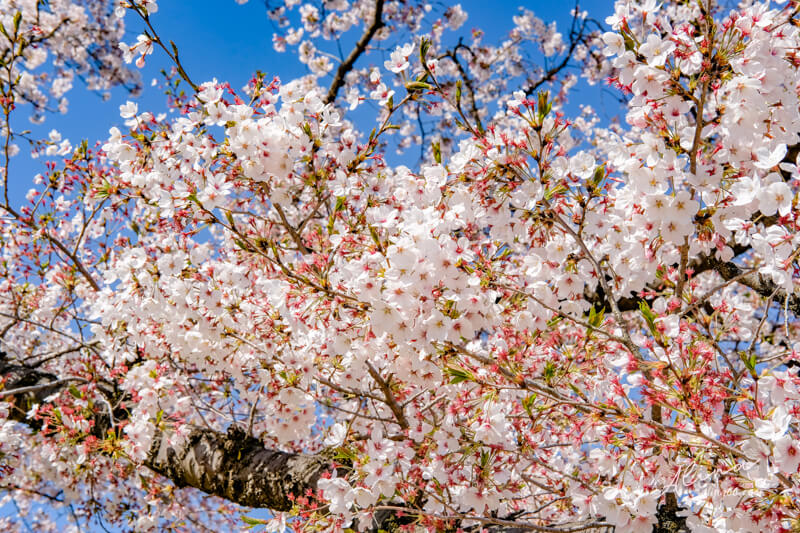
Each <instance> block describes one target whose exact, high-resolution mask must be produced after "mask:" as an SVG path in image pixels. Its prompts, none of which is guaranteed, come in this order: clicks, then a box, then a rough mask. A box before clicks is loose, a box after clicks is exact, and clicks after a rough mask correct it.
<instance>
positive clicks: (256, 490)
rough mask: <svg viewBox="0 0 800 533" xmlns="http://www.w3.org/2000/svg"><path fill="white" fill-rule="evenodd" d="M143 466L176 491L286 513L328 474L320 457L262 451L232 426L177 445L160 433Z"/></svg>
mask: <svg viewBox="0 0 800 533" xmlns="http://www.w3.org/2000/svg"><path fill="white" fill-rule="evenodd" d="M145 465H146V466H147V467H148V468H150V469H151V470H153V471H155V472H158V473H159V474H161V475H163V476H164V477H166V478H168V479H170V480H172V482H173V483H175V484H176V485H177V486H178V487H186V486H189V487H194V488H196V489H199V490H202V491H203V492H205V493H207V494H213V495H214V496H219V497H220V498H224V499H226V500H228V501H231V502H235V503H238V504H239V505H244V506H246V507H266V508H269V509H272V510H274V511H289V510H290V509H291V508H292V506H293V505H294V503H293V501H292V499H291V496H304V495H306V493H307V492H308V491H309V490H316V487H317V481H318V480H319V478H320V476H321V475H322V474H323V473H325V472H330V471H332V470H333V466H332V464H331V463H330V461H329V460H328V459H325V458H323V457H321V456H315V455H299V454H293V453H286V452H281V451H277V450H268V449H266V448H264V446H263V444H262V443H261V441H259V440H258V439H254V438H253V437H250V436H248V435H247V433H246V432H245V431H244V430H243V429H241V428H239V427H238V426H235V425H232V426H230V428H229V429H228V432H227V433H226V434H225V433H220V432H216V431H212V430H209V429H204V428H197V429H195V430H193V431H192V432H191V433H190V434H189V436H188V437H187V438H186V440H185V442H184V443H183V444H181V445H177V446H174V445H171V444H170V443H169V439H168V436H167V435H165V434H164V433H160V434H158V435H157V436H156V439H155V440H154V441H153V445H152V447H151V449H150V453H149V454H148V457H147V460H146V461H145Z"/></svg>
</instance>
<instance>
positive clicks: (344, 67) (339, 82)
mask: <svg viewBox="0 0 800 533" xmlns="http://www.w3.org/2000/svg"><path fill="white" fill-rule="evenodd" d="M383 2H384V0H376V2H375V15H374V16H373V17H372V23H371V24H370V25H369V26H368V27H367V29H366V30H365V31H364V34H363V35H362V36H361V38H360V39H359V40H358V42H357V43H356V46H355V48H353V50H352V51H351V52H350V55H348V56H347V58H346V59H345V60H344V62H343V63H342V64H341V65H339V68H338V69H336V74H335V75H334V76H333V81H332V82H331V87H330V89H328V94H327V96H326V97H325V103H326V104H332V103H333V102H334V101H335V100H336V95H337V94H338V93H339V89H341V88H342V86H343V85H344V78H345V76H347V73H348V72H350V71H351V70H353V66H354V65H355V64H356V61H358V58H359V57H361V54H363V53H364V52H365V51H366V50H367V46H369V43H370V41H371V40H372V38H373V37H374V36H375V33H377V31H378V30H379V29H381V28H382V27H383Z"/></svg>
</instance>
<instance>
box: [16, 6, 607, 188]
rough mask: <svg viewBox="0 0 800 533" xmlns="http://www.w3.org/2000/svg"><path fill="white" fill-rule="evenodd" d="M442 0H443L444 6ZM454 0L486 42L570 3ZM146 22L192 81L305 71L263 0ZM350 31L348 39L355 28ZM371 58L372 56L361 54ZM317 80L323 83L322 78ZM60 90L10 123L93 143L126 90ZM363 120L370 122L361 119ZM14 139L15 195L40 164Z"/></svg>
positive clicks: (594, 94) (160, 64)
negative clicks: (34, 119)
mask: <svg viewBox="0 0 800 533" xmlns="http://www.w3.org/2000/svg"><path fill="white" fill-rule="evenodd" d="M448 4H449V2H444V3H443V5H445V6H446V5H448ZM461 4H462V6H463V7H464V9H465V10H466V11H467V13H468V14H469V19H468V20H467V22H466V24H465V25H464V26H463V27H462V28H461V30H459V33H460V34H462V35H468V32H469V30H470V29H472V28H475V27H480V28H481V29H482V30H484V32H485V34H486V36H485V39H484V42H487V43H497V42H500V41H501V40H502V39H503V38H505V36H507V34H508V31H509V30H510V29H511V28H512V26H513V23H512V20H511V17H512V16H513V15H515V14H517V13H518V10H519V6H520V5H522V6H524V7H526V8H527V9H530V10H532V11H533V12H534V13H536V14H537V16H539V17H540V18H541V19H543V20H544V21H545V22H550V21H556V22H557V24H558V27H559V29H560V30H561V31H562V32H567V31H568V29H569V23H570V20H571V15H570V11H571V10H572V8H573V7H574V4H573V3H572V2H571V1H567V2H552V1H541V0H536V1H528V2H524V1H523V2H514V1H509V0H495V1H485V0H482V1H475V0H462V1H461ZM612 5H613V4H612V2H610V1H607V0H585V1H583V2H581V9H582V10H587V11H588V12H589V14H590V15H591V16H593V17H594V18H596V19H598V20H600V21H603V20H604V18H605V17H606V16H607V15H608V14H610V11H611V9H612ZM127 22H128V30H127V35H126V41H127V42H129V43H130V42H134V41H135V40H136V35H137V34H138V33H139V32H140V28H141V24H140V23H139V22H138V21H137V20H136V19H135V17H134V16H129V17H128V21H127ZM152 22H153V25H154V26H155V28H156V30H157V31H158V32H159V35H160V36H161V37H162V39H164V41H166V42H168V41H169V40H172V41H174V42H175V44H176V45H177V46H178V49H179V51H180V56H181V61H182V63H183V64H184V67H185V69H186V71H187V72H188V73H189V75H190V76H191V77H192V79H193V80H194V81H195V82H196V83H202V82H203V81H208V80H211V79H213V78H217V79H218V80H220V81H228V82H230V84H231V86H232V87H234V88H240V87H242V86H243V85H244V84H245V83H246V82H247V81H248V80H249V79H250V77H251V76H252V74H253V73H254V72H255V71H256V70H261V71H263V72H265V73H266V74H267V77H268V79H269V78H271V77H272V76H278V77H280V78H281V79H282V80H283V81H288V80H290V79H293V78H295V77H298V76H301V75H303V74H305V73H306V68H305V66H304V65H303V64H301V63H299V62H298V61H296V60H295V58H294V56H293V55H292V53H291V51H289V52H287V53H283V54H279V53H276V52H275V51H274V50H273V48H272V33H273V25H272V22H271V21H270V20H269V18H268V17H267V14H266V10H265V7H264V1H263V0H250V1H249V2H248V3H247V4H245V5H239V4H237V3H236V2H235V1H234V0H160V1H159V11H158V12H157V13H156V14H154V15H153V16H152ZM351 33H352V34H353V35H352V39H353V40H355V38H357V35H356V33H360V30H358V31H351ZM345 53H347V51H345ZM378 59H379V58H378V57H377V56H373V57H372V58H368V59H367V62H374V61H377V60H378ZM364 64H366V63H364ZM170 66H171V64H170V63H169V60H168V59H167V58H166V57H165V54H164V53H163V51H161V50H159V49H156V50H154V52H153V54H152V55H151V56H148V58H147V64H146V65H145V67H144V68H143V69H141V74H142V79H143V83H144V88H143V92H142V94H141V95H140V96H139V97H138V98H135V99H134V101H136V102H137V103H138V104H139V111H140V112H141V111H146V110H147V111H155V112H160V111H163V110H165V103H166V100H165V97H164V95H163V93H162V92H161V90H160V89H159V88H158V87H151V86H150V82H151V80H153V79H154V78H155V79H159V80H161V75H160V73H159V72H160V70H161V69H164V68H169V67H170ZM322 85H327V83H326V82H325V80H323V83H322ZM599 89H600V87H597V86H595V87H587V86H586V85H585V84H579V86H578V87H576V89H574V90H573V99H574V100H573V101H575V102H580V103H589V104H591V105H593V106H594V107H595V108H602V107H603V105H604V104H605V103H608V104H609V105H611V104H613V100H612V99H611V98H608V97H606V98H605V99H601V98H600V97H599V93H600V91H599ZM67 98H68V99H69V101H70V106H69V111H68V112H67V113H66V114H65V115H59V114H51V115H48V116H47V119H46V120H45V122H44V123H43V124H41V125H31V124H24V123H23V121H21V120H19V119H18V120H17V121H16V127H17V129H20V128H30V129H31V130H32V131H33V134H34V136H38V137H45V136H46V135H47V132H49V131H50V130H51V129H53V128H55V129H57V130H58V131H59V132H60V133H61V134H62V135H63V137H64V138H68V139H69V140H70V141H71V142H72V143H73V145H77V144H78V143H79V142H80V141H81V140H82V139H87V140H88V141H89V144H90V145H93V144H94V142H96V141H98V140H99V141H103V140H104V139H105V138H106V137H107V136H108V129H109V128H110V127H111V126H114V125H117V126H120V125H121V122H122V121H121V119H120V118H119V106H120V105H121V104H124V103H125V102H126V101H127V100H128V99H130V98H131V97H130V95H129V94H128V93H127V92H126V91H124V90H122V89H116V90H113V91H112V93H111V98H109V99H108V100H103V99H102V98H101V97H100V96H99V95H98V94H94V93H90V92H87V91H86V90H85V89H84V88H83V87H82V86H81V83H80V82H79V81H78V82H76V85H75V87H74V88H73V90H72V91H70V92H69V93H67ZM575 112H577V108H575ZM26 113H27V110H25V109H24V108H21V109H20V110H19V116H24V115H26ZM371 127H372V124H370V125H369V128H371ZM369 128H367V129H369ZM20 147H21V148H22V149H23V152H22V154H21V155H20V156H18V157H17V158H15V161H14V162H13V171H12V176H11V178H12V186H11V193H12V197H13V198H18V199H21V197H22V196H23V195H24V194H25V193H26V192H27V190H28V188H29V186H30V185H29V184H30V182H31V178H32V177H33V175H34V174H36V173H37V172H41V171H42V170H43V168H44V167H43V163H44V161H43V160H38V161H32V160H30V159H29V158H28V157H27V156H26V155H25V154H27V147H26V146H20Z"/></svg>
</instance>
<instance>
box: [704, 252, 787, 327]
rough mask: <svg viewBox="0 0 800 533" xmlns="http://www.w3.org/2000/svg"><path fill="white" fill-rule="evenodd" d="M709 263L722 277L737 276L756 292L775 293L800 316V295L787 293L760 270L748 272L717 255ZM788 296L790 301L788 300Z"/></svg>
mask: <svg viewBox="0 0 800 533" xmlns="http://www.w3.org/2000/svg"><path fill="white" fill-rule="evenodd" d="M706 261H707V262H708V265H709V266H710V267H711V268H712V269H713V270H715V271H716V272H717V273H718V274H719V275H720V276H722V279H724V280H726V281H730V280H732V279H734V278H737V281H738V282H739V283H741V284H742V285H744V286H746V287H750V288H751V289H753V290H754V291H755V292H757V293H758V294H760V295H761V296H764V297H765V298H769V297H771V296H773V295H774V298H775V300H776V301H778V302H785V304H786V307H788V308H789V310H791V311H792V312H793V313H794V314H795V316H800V297H798V296H797V294H787V293H786V291H784V290H783V289H781V288H780V287H779V286H778V285H777V284H776V283H775V282H774V281H773V280H772V279H771V278H768V277H766V276H764V275H763V274H759V273H758V272H751V273H749V274H747V273H746V271H745V270H744V269H742V267H740V266H739V265H737V264H736V263H733V262H731V261H720V260H719V259H717V258H716V257H709V258H707V260H706ZM787 298H788V301H787Z"/></svg>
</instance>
